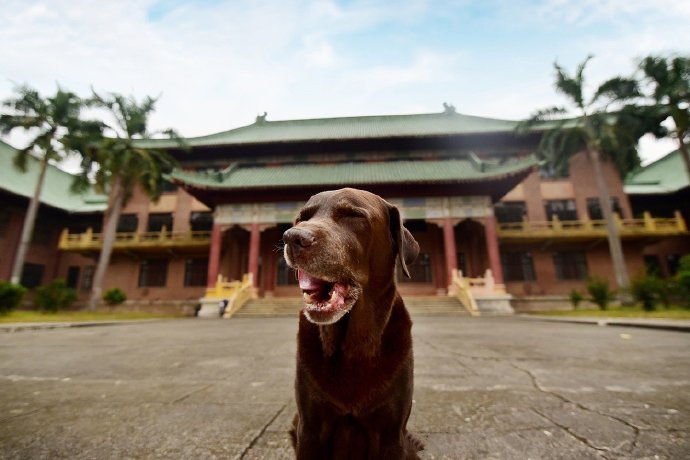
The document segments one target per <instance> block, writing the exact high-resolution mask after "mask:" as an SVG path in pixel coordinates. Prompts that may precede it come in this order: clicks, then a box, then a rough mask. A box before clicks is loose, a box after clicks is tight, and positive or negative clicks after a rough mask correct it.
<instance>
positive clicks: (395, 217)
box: [388, 204, 419, 278]
mask: <svg viewBox="0 0 690 460" xmlns="http://www.w3.org/2000/svg"><path fill="white" fill-rule="evenodd" d="M388 222H389V225H390V232H391V237H392V238H393V244H394V247H395V251H396V252H397V255H398V259H399V260H400V267H401V268H402V271H403V273H404V274H405V276H407V277H408V278H410V271H409V270H408V269H407V266H408V265H409V264H411V263H412V262H414V260H415V259H416V258H417V255H418V254H419V244H418V243H417V240H415V239H414V237H413V236H412V234H411V233H410V232H409V230H407V229H406V228H405V227H404V226H403V222H402V218H401V217H400V211H399V210H398V208H396V207H395V206H393V205H392V204H389V205H388Z"/></svg>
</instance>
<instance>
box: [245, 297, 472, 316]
mask: <svg viewBox="0 0 690 460" xmlns="http://www.w3.org/2000/svg"><path fill="white" fill-rule="evenodd" d="M302 305H303V304H302V299H301V298H299V297H273V298H264V299H254V300H250V301H249V302H247V304H246V305H245V306H244V307H242V308H241V309H240V310H238V311H237V312H236V313H235V314H234V315H233V316H232V317H233V318H259V317H268V316H294V317H297V315H298V313H299V311H300V310H301V309H302ZM405 306H406V307H407V309H408V310H409V311H410V315H412V316H424V315H428V316H431V315H438V316H469V313H468V312H467V310H465V308H464V307H463V306H462V304H460V302H459V301H458V299H456V298H454V297H446V296H438V297H436V296H424V297H417V296H408V297H405Z"/></svg>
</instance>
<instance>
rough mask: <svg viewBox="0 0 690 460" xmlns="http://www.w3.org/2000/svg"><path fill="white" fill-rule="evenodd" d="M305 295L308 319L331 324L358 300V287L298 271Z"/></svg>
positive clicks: (300, 284) (301, 287) (300, 285)
mask: <svg viewBox="0 0 690 460" xmlns="http://www.w3.org/2000/svg"><path fill="white" fill-rule="evenodd" d="M297 279H298V280H299V287H300V289H302V293H303V294H302V295H303V297H304V303H305V307H304V311H305V314H306V316H307V319H309V320H310V321H312V322H314V323H318V324H331V323H334V322H336V321H338V320H339V319H340V318H342V317H343V315H345V313H347V312H348V311H350V309H351V308H352V305H353V304H354V302H355V301H356V300H357V296H356V291H357V290H356V289H355V288H353V287H352V286H351V285H349V284H347V283H344V282H334V281H327V280H324V279H321V278H318V277H316V276H313V275H310V274H309V273H306V272H304V271H302V270H298V271H297Z"/></svg>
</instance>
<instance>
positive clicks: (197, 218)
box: [189, 212, 213, 232]
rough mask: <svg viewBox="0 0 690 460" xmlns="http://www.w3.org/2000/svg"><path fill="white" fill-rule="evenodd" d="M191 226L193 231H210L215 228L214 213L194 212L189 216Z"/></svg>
mask: <svg viewBox="0 0 690 460" xmlns="http://www.w3.org/2000/svg"><path fill="white" fill-rule="evenodd" d="M189 226H190V228H191V229H192V231H193V232H210V231H211V230H212V229H213V214H211V213H210V212H193V213H192V214H191V216H190V217H189Z"/></svg>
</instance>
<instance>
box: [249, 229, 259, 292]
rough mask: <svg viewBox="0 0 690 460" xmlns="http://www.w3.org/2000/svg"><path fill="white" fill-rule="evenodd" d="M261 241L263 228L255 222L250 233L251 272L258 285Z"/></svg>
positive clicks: (254, 281) (254, 282) (254, 283)
mask: <svg viewBox="0 0 690 460" xmlns="http://www.w3.org/2000/svg"><path fill="white" fill-rule="evenodd" d="M260 241H261V228H260V227H259V224H258V223H256V222H254V223H253V224H252V227H251V234H250V235H249V273H251V274H252V277H253V280H252V282H253V285H254V287H256V286H257V285H258V281H259V243H260Z"/></svg>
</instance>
